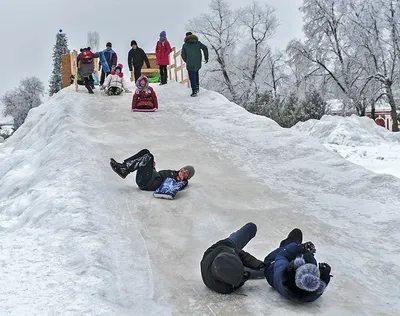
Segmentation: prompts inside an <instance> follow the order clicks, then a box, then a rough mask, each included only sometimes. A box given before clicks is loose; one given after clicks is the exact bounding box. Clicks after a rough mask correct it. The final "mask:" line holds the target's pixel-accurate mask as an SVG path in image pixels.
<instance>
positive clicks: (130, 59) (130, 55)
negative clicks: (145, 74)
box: [128, 50, 132, 71]
mask: <svg viewBox="0 0 400 316" xmlns="http://www.w3.org/2000/svg"><path fill="white" fill-rule="evenodd" d="M128 67H129V71H132V50H130V51H129V53H128Z"/></svg>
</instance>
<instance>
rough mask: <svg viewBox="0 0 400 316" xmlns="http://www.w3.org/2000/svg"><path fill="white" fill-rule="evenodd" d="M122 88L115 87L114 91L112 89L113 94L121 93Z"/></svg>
mask: <svg viewBox="0 0 400 316" xmlns="http://www.w3.org/2000/svg"><path fill="white" fill-rule="evenodd" d="M122 91H123V90H122V89H121V88H118V87H115V91H114V94H115V95H120V94H121V93H122Z"/></svg>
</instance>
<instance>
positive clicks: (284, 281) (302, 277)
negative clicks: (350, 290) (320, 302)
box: [264, 228, 331, 302]
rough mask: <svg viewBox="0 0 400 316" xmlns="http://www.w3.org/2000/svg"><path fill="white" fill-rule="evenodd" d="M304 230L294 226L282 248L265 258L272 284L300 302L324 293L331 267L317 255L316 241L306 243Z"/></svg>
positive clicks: (310, 300)
mask: <svg viewBox="0 0 400 316" xmlns="http://www.w3.org/2000/svg"><path fill="white" fill-rule="evenodd" d="M302 239H303V233H302V232H301V230H300V229H298V228H295V229H293V230H292V231H291V232H290V233H289V235H288V237H287V238H286V239H285V240H282V241H281V243H280V245H279V248H277V249H275V250H274V251H273V252H271V253H270V254H269V255H268V256H267V257H266V258H265V259H264V262H265V264H266V268H265V277H266V279H267V281H268V284H269V285H271V286H272V287H273V288H274V289H276V290H277V291H278V292H279V293H280V294H281V295H282V296H283V297H285V298H287V299H289V300H292V301H297V302H312V301H315V300H316V299H317V298H318V297H320V296H321V295H322V293H323V292H324V290H325V288H326V286H327V285H328V284H329V281H330V278H331V275H330V272H331V267H330V266H329V264H327V263H320V264H319V265H317V261H316V260H315V258H314V253H315V246H314V244H313V243H312V242H306V243H304V244H302Z"/></svg>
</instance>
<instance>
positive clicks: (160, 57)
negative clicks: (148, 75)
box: [156, 41, 172, 66]
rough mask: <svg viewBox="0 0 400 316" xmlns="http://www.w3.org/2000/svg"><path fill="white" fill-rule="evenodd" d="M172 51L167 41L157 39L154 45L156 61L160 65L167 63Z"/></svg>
mask: <svg viewBox="0 0 400 316" xmlns="http://www.w3.org/2000/svg"><path fill="white" fill-rule="evenodd" d="M171 52H172V48H171V45H170V44H169V42H168V41H164V42H161V41H158V42H157V45H156V63H157V65H160V66H167V65H169V54H170V53H171Z"/></svg>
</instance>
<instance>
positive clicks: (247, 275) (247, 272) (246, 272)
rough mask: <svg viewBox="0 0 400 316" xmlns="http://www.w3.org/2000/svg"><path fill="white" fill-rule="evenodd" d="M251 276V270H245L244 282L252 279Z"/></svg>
mask: <svg viewBox="0 0 400 316" xmlns="http://www.w3.org/2000/svg"><path fill="white" fill-rule="evenodd" d="M250 278H251V273H250V271H244V273H243V282H246V281H248V280H250Z"/></svg>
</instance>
